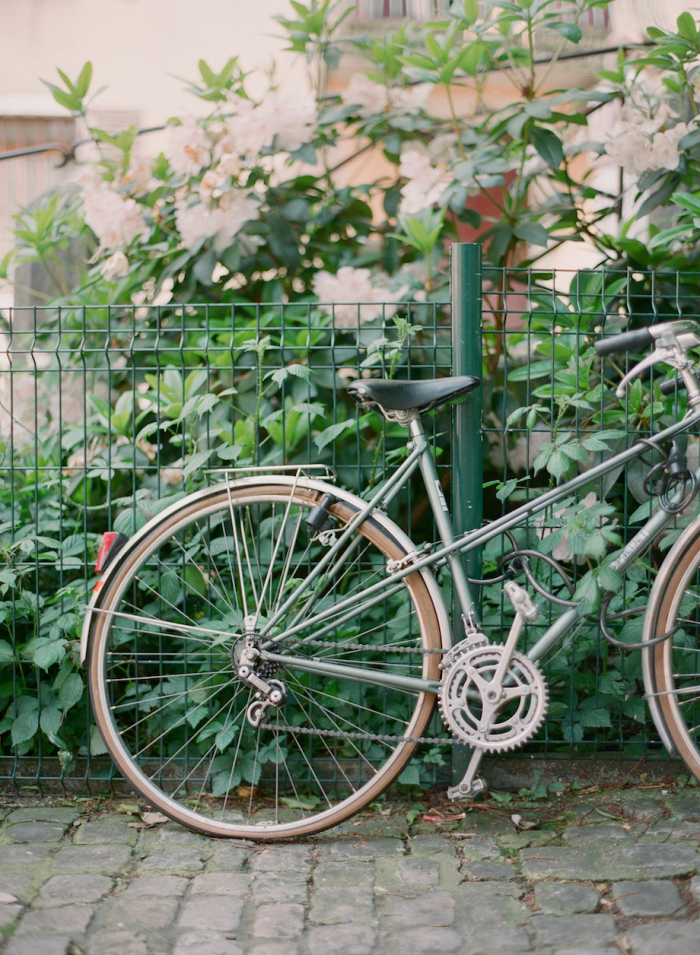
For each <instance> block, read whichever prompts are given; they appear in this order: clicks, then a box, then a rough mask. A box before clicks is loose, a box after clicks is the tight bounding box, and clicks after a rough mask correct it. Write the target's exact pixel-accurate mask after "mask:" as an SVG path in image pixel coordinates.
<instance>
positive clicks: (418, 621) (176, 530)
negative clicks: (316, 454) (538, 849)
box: [89, 478, 445, 840]
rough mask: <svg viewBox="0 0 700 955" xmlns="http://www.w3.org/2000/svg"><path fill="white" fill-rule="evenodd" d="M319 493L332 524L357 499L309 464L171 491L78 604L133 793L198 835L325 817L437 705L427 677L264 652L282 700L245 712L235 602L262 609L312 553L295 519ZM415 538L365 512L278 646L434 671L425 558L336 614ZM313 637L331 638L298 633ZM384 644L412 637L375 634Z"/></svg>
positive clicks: (368, 790)
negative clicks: (262, 713)
mask: <svg viewBox="0 0 700 955" xmlns="http://www.w3.org/2000/svg"><path fill="white" fill-rule="evenodd" d="M326 493H331V494H333V495H334V496H336V498H337V501H336V503H335V504H333V505H332V506H331V507H330V514H331V524H332V527H331V528H329V529H330V530H332V529H333V528H335V529H337V531H338V532H340V530H341V529H342V528H343V527H344V526H345V525H346V524H347V523H348V522H349V521H350V520H351V519H352V517H353V516H354V515H355V514H356V513H357V511H358V508H359V507H360V506H362V502H361V501H359V499H357V498H353V497H352V496H351V495H347V494H343V492H339V491H338V490H337V489H336V488H333V487H332V486H329V485H323V484H322V483H321V482H313V481H308V482H306V483H305V484H304V483H302V482H298V483H297V484H296V486H295V485H294V482H293V481H292V480H289V479H287V480H285V479H265V478H260V479H258V480H253V479H250V480H247V481H240V482H235V483H232V484H231V485H230V487H227V486H226V485H220V486H218V487H214V488H211V489H209V490H207V491H203V492H200V493H198V494H195V495H192V496H190V497H189V498H185V499H183V500H181V501H179V502H178V503H177V504H176V505H173V506H172V507H171V508H169V509H168V510H166V511H164V512H163V513H162V514H161V515H158V516H157V517H156V518H154V519H153V520H152V521H151V522H150V523H149V524H148V525H146V527H144V528H143V529H142V530H141V531H140V532H139V533H138V534H137V535H136V536H135V537H134V538H133V539H132V540H131V541H130V542H129V544H127V545H126V547H125V548H124V550H123V551H121V552H120V553H119V555H118V557H117V558H116V560H115V566H114V567H113V568H110V569H109V571H108V573H107V575H106V577H105V581H104V586H103V587H102V589H101V590H100V592H99V597H98V599H97V603H96V606H95V608H94V610H92V616H91V620H90V652H89V679H90V689H91V695H92V701H93V707H94V712H95V718H96V721H97V724H98V726H99V728H100V731H101V733H102V736H103V738H104V741H105V743H106V745H107V747H108V749H109V752H110V753H111V755H112V757H113V759H114V761H115V762H116V763H117V765H118V767H119V769H120V770H121V772H122V773H123V774H124V776H125V778H126V779H127V780H128V781H129V782H130V783H131V784H132V785H133V787H134V788H135V789H136V790H137V791H138V792H139V793H141V795H142V796H144V797H145V798H146V799H148V800H149V801H150V802H152V803H153V804H154V805H156V806H157V807H158V808H159V809H160V810H161V811H162V812H164V813H166V814H167V815H169V816H170V817H171V818H173V819H175V820H177V821H178V822H180V823H182V824H184V825H186V826H188V827H190V828H192V829H195V830H197V831H199V832H203V833H206V834H207V835H212V836H219V837H221V836H224V837H225V836H230V837H244V838H252V839H259V840H267V839H279V838H283V837H286V836H299V835H305V834H310V833H313V832H318V831H319V830H321V829H324V828H327V827H329V826H333V825H335V824H337V823H338V822H340V821H342V820H343V819H346V818H347V817H348V816H351V815H352V814H354V813H355V812H357V811H358V810H359V809H361V808H362V807H363V806H366V805H367V804H368V803H369V802H371V801H373V800H374V799H376V798H377V796H378V795H379V794H380V793H381V792H382V791H383V790H384V789H385V788H386V786H388V785H389V783H391V782H392V780H394V779H395V778H396V776H397V775H398V774H399V773H400V772H401V771H402V769H403V768H404V767H405V766H406V764H407V762H408V761H409V760H410V758H411V756H412V754H413V751H414V748H415V744H414V743H412V742H402V740H403V738H405V737H415V736H420V735H421V734H423V733H424V731H425V730H426V728H427V726H428V722H429V720H430V717H431V714H432V712H433V707H434V703H435V696H434V694H433V693H429V692H424V691H421V692H418V691H415V690H411V691H409V690H404V689H395V688H393V687H379V686H376V685H372V684H369V683H358V682H354V681H350V680H347V679H343V678H341V677H339V676H335V677H332V678H331V677H329V676H324V675H321V674H318V673H313V674H312V673H307V672H303V671H301V670H296V669H295V668H293V667H291V666H287V667H286V668H285V669H280V670H279V671H278V670H276V669H275V667H274V666H272V665H270V664H266V667H267V669H266V670H265V671H264V672H263V676H265V677H266V678H274V679H279V680H281V681H282V682H283V683H284V684H285V686H286V688H287V700H286V703H285V704H284V705H283V706H282V707H280V708H279V709H270V710H269V711H268V721H269V725H265V726H263V727H259V728H257V729H256V728H254V727H253V726H251V724H250V723H249V722H248V720H247V719H246V711H247V708H248V705H249V704H250V702H251V700H252V699H253V690H251V689H249V688H248V687H247V686H245V685H244V684H243V683H241V681H240V680H239V679H238V676H237V672H236V669H235V667H234V664H233V662H232V650H233V647H234V644H235V643H236V642H237V641H238V640H240V635H241V634H242V632H243V630H244V627H243V620H244V617H245V616H247V615H250V614H251V613H257V614H258V615H259V622H260V623H262V622H264V621H265V620H269V619H270V616H271V615H272V614H273V613H274V612H275V610H276V609H279V608H280V607H282V606H283V605H284V603H285V600H286V599H287V598H288V595H289V594H290V592H291V591H292V590H293V589H294V587H295V586H296V585H298V584H299V582H300V581H302V580H304V579H305V578H306V577H307V576H308V575H309V573H310V572H311V570H312V568H313V567H314V566H315V565H316V564H317V563H318V561H319V560H320V559H321V558H322V556H323V554H324V553H326V548H325V546H324V544H323V543H322V542H321V541H320V540H319V538H318V534H315V533H312V532H310V531H309V530H308V528H307V526H306V524H305V517H306V516H308V513H309V511H310V509H311V508H312V507H313V506H314V505H315V504H317V503H318V502H319V501H320V500H322V498H323V496H324V494H326ZM411 549H413V545H412V544H411V543H410V541H409V540H408V539H407V538H406V537H405V535H404V534H403V533H402V532H401V531H400V530H399V529H398V528H397V527H396V526H395V525H393V524H392V522H391V521H389V520H388V519H387V518H386V517H384V516H383V515H378V516H377V517H376V518H374V517H373V518H371V519H369V520H365V521H364V522H363V523H362V524H361V525H360V526H359V528H358V529H357V530H356V531H355V532H354V535H353V538H352V542H351V544H350V547H349V548H347V549H346V550H344V551H343V553H342V554H341V555H337V556H336V557H335V558H334V560H335V563H334V564H333V565H331V566H329V567H328V568H326V572H325V574H324V575H323V576H322V577H321V578H319V579H318V580H317V581H316V583H315V584H314V585H313V587H311V588H309V590H308V591H307V592H306V593H304V595H303V596H302V597H301V598H300V599H299V600H297V601H296V602H295V604H294V605H293V606H292V607H290V608H289V609H288V610H287V611H286V612H285V614H284V617H283V618H282V619H281V620H280V621H278V623H277V625H276V627H275V629H274V630H273V631H272V634H273V635H275V636H278V637H279V636H281V637H282V639H281V640H280V643H279V646H280V648H281V649H282V652H283V653H285V654H297V655H302V656H303V657H304V658H305V659H308V657H312V658H315V659H323V660H324V661H327V662H334V663H341V664H342V663H345V664H348V665H352V666H355V667H358V666H359V667H363V668H365V669H370V670H374V671H381V672H382V673H387V672H390V673H400V674H403V675H409V676H417V677H421V678H423V679H430V680H438V679H439V669H438V666H439V661H440V655H439V653H433V654H426V653H424V652H423V651H424V650H428V649H432V650H439V648H440V647H441V627H442V628H443V629H444V626H445V624H444V621H441V619H440V610H439V608H436V600H437V601H438V603H439V599H440V598H439V593H437V592H436V590H435V588H434V583H433V582H432V578H431V577H430V575H427V574H419V573H414V574H410V575H408V576H407V577H405V578H404V584H401V585H398V582H397V585H395V586H394V587H393V590H394V592H393V594H392V595H390V596H389V597H388V598H387V599H386V600H385V601H384V602H382V603H378V604H375V605H373V606H369V605H367V602H365V603H364V604H359V603H358V605H357V606H356V608H355V610H354V612H352V613H351V614H350V615H349V614H348V612H347V608H346V609H345V610H338V611H337V612H336V611H335V609H334V608H335V606H336V604H339V602H340V601H341V600H346V599H347V598H348V597H350V596H352V595H359V594H361V593H362V592H363V591H364V590H365V589H366V588H367V587H368V586H370V585H371V584H373V583H375V582H377V581H378V580H380V579H383V578H385V577H386V574H387V571H386V562H387V558H391V559H400V558H401V557H403V556H405V555H406V553H408V552H409V551H410V550H411ZM319 609H323V610H325V611H327V612H328V614H329V616H328V617H327V618H326V621H325V622H324V625H323V626H322V627H321V626H319V624H318V622H314V620H313V617H314V616H315V615H317V614H318V611H319ZM442 613H443V617H444V611H443V612H442ZM306 621H309V624H308V626H307V624H306ZM291 625H294V626H295V628H296V629H295V634H294V637H295V640H294V641H291V640H288V641H287V642H285V641H284V639H283V637H284V631H285V629H289V628H290V626H291ZM315 637H320V639H321V640H322V641H323V642H325V643H329V644H331V646H329V647H321V648H318V647H311V646H308V645H307V646H303V645H301V644H300V643H299V642H298V641H299V640H304V639H305V638H312V639H313V638H315ZM386 645H394V646H401V647H405V646H410V647H411V648H414V649H415V652H410V653H405V654H404V653H402V654H400V655H397V654H391V653H389V652H387V651H386V650H383V649H377V650H375V649H373V647H383V646H386ZM358 648H359V649H358ZM290 727H294V729H290ZM367 734H372V735H375V736H376V735H380V736H382V735H389V736H395V737H398V740H397V741H396V742H392V741H381V740H379V741H378V740H374V741H372V740H368V739H366V738H363V737H365V736H366V735H367Z"/></svg>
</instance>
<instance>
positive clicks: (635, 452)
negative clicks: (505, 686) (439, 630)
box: [246, 409, 700, 693]
mask: <svg viewBox="0 0 700 955" xmlns="http://www.w3.org/2000/svg"><path fill="white" fill-rule="evenodd" d="M698 423H700V409H695V410H692V411H691V412H689V413H688V414H687V415H686V416H685V417H684V418H683V419H682V420H681V421H679V422H677V423H676V424H673V425H671V426H670V427H668V428H666V429H664V430H663V431H660V432H658V433H657V434H655V435H654V436H653V438H654V442H655V443H661V442H664V441H667V440H669V439H671V438H673V437H675V436H676V435H677V434H681V433H682V432H684V431H688V430H689V429H690V428H692V427H693V425H695V424H698ZM408 425H409V427H410V431H411V440H410V441H409V443H408V451H409V454H408V457H407V458H406V460H405V461H404V462H403V463H402V464H401V466H400V467H399V468H398V469H397V470H396V471H395V473H394V474H393V475H392V476H391V477H390V478H389V479H388V480H387V481H386V483H385V484H383V485H382V486H381V488H380V489H379V490H378V491H377V492H376V494H375V495H374V496H373V497H372V498H371V500H370V501H368V503H367V504H366V506H365V507H364V508H362V509H361V510H359V511H358V513H357V514H356V515H355V516H354V517H353V518H352V520H351V521H350V522H349V523H348V524H347V525H346V526H345V527H344V528H343V530H342V532H340V533H339V534H338V537H337V539H336V541H335V542H334V543H333V544H331V546H330V547H329V549H328V551H327V552H326V554H325V555H324V557H323V558H322V559H321V560H320V561H319V563H318V564H317V565H316V567H315V568H314V569H313V570H312V572H311V573H310V574H309V575H308V576H307V577H306V578H305V579H304V580H303V581H302V583H301V584H299V586H298V587H296V589H295V590H294V591H293V592H292V593H291V594H290V596H289V597H288V598H287V600H286V601H285V602H284V604H283V605H282V606H281V607H280V608H279V609H278V610H277V612H276V613H275V614H274V615H273V616H272V617H270V618H269V619H268V620H267V621H265V623H264V624H263V625H262V626H260V627H257V626H256V624H257V621H256V620H254V619H252V620H250V621H249V624H248V623H247V624H246V630H250V632H253V631H254V632H255V633H256V636H257V637H258V638H259V637H266V636H267V639H266V640H264V641H263V642H262V643H261V647H260V649H261V656H262V658H263V659H265V660H270V661H273V662H276V663H279V664H281V665H283V666H287V667H290V668H292V669H296V670H301V671H304V672H309V673H321V674H324V675H326V676H337V677H342V678H343V679H345V680H354V681H356V682H359V683H369V684H372V685H376V686H393V687H396V688H399V689H404V690H414V691H416V692H428V693H436V692H437V691H438V689H439V687H440V684H439V682H438V681H436V680H427V679H421V678H418V677H408V676H402V675H400V674H394V673H389V672H386V671H381V672H380V671H376V670H370V669H362V668H359V667H353V666H346V665H343V664H337V663H326V662H324V661H323V659H311V658H307V657H303V656H298V655H287V654H282V653H277V652H275V650H274V649H272V648H273V647H274V645H275V644H276V643H278V642H280V641H282V642H283V641H284V640H285V638H288V637H290V636H294V635H295V634H297V633H298V632H300V631H301V630H306V631H307V632H308V630H309V629H311V630H312V631H313V636H312V637H307V638H306V639H308V640H311V639H313V640H319V639H323V637H324V635H325V634H328V633H330V632H331V631H333V630H334V629H335V628H336V627H337V626H339V625H340V624H341V623H342V622H344V621H345V620H351V619H352V618H353V617H354V616H356V615H357V613H358V611H359V609H360V608H362V609H367V608H368V607H371V606H374V605H375V604H377V603H381V602H382V601H384V600H385V599H386V598H387V597H388V596H390V595H391V594H394V593H398V592H399V591H400V590H401V589H402V587H403V584H402V580H403V578H404V577H406V576H408V575H409V574H413V573H416V572H417V571H420V570H422V569H424V568H435V567H441V566H445V565H446V564H447V565H449V568H450V571H451V575H452V580H453V588H454V593H455V596H456V598H457V604H458V606H459V608H460V609H461V612H462V613H463V614H465V615H466V616H471V618H472V619H474V620H477V619H478V618H477V602H476V600H475V597H474V595H473V592H472V589H471V586H470V584H469V581H468V579H467V575H466V572H465V570H464V565H463V563H462V559H461V555H462V554H463V553H467V552H469V551H471V550H474V549H475V548H478V547H482V546H483V545H484V544H485V543H487V541H489V540H492V539H493V538H494V537H497V536H499V535H500V534H503V533H505V532H506V531H509V530H511V529H512V528H515V527H517V525H519V524H520V523H522V522H523V521H524V520H525V519H526V518H529V517H532V516H533V515H535V514H538V513H540V512H542V511H545V510H547V508H549V507H550V506H551V505H552V504H556V503H557V502H558V501H561V500H563V499H564V498H566V497H568V496H570V495H571V494H572V492H574V491H577V490H579V489H581V488H583V487H585V486H587V485H589V484H591V483H592V482H594V481H596V480H597V479H598V478H600V477H602V476H603V475H605V474H609V473H610V472H611V471H614V470H616V469H617V468H619V467H621V466H622V465H624V464H627V463H628V462H629V461H632V460H633V459H634V458H637V457H640V456H641V455H642V454H644V453H645V452H648V450H649V446H648V444H644V443H642V442H638V443H636V444H634V445H632V446H631V447H630V448H628V449H627V450H625V451H621V452H620V453H619V454H616V455H614V456H613V457H611V458H610V459H609V460H607V461H604V462H603V463H601V464H598V465H596V466H595V467H593V468H591V469H590V470H589V471H586V472H585V473H583V474H580V475H578V476H577V477H575V478H572V479H571V480H570V481H567V482H566V483H565V484H562V485H561V486H559V487H557V488H555V489H553V490H551V491H547V492H545V493H544V494H542V495H540V496H539V497H537V498H536V499H535V500H532V501H530V502H529V503H527V504H523V505H522V506H521V507H518V508H516V509H515V510H513V511H511V512H510V513H509V514H506V515H504V516H503V517H500V518H497V519H496V520H494V521H492V522H490V523H489V524H487V525H486V526H484V527H481V528H479V529H477V530H473V531H469V532H468V533H466V534H463V535H461V536H459V537H457V536H456V535H455V533H454V529H453V525H452V520H451V517H450V514H449V510H448V507H447V502H446V500H445V496H444V494H443V491H442V487H441V485H440V481H439V478H438V474H437V469H436V467H435V460H434V458H433V454H432V451H431V448H430V444H429V441H428V438H427V436H426V434H425V432H424V430H423V426H422V423H421V420H420V417H419V416H418V415H417V414H415V415H413V416H412V417H411V419H410V421H409V422H408ZM417 469H420V471H421V474H422V477H423V481H424V484H425V489H426V493H427V495H428V499H429V501H430V506H431V508H432V511H433V514H434V517H435V522H436V525H437V529H438V534H439V537H440V542H441V543H440V545H438V547H437V549H436V550H434V551H433V552H432V553H427V552H426V551H425V550H424V551H423V554H422V555H421V552H420V551H416V552H414V554H412V555H408V557H406V558H404V559H403V561H399V562H397V563H398V565H399V566H397V567H395V568H392V569H391V570H389V571H388V572H387V577H386V578H385V579H384V580H381V581H378V582H377V583H374V584H372V585H371V586H369V587H367V589H366V590H363V591H362V592H361V593H359V594H354V595H352V596H350V597H346V598H345V599H341V600H339V601H337V602H336V603H335V604H334V605H333V608H332V609H331V610H321V611H319V612H318V613H316V614H312V615H311V616H307V617H305V618H304V620H303V622H299V623H298V624H296V625H294V624H292V626H290V627H288V628H287V629H285V630H284V631H283V632H282V633H280V634H275V635H272V634H271V633H270V631H271V630H272V629H273V628H274V627H275V625H276V624H277V623H278V621H279V620H281V619H282V618H283V616H284V615H285V614H286V613H287V612H288V611H289V610H290V608H292V607H293V606H294V605H295V604H296V603H297V602H298V601H299V599H300V597H302V595H303V593H304V592H305V591H307V590H308V588H309V587H310V586H311V585H312V584H313V583H314V581H316V580H318V579H319V578H320V576H321V575H322V574H323V573H324V571H325V570H326V568H328V567H329V566H330V565H331V564H332V561H333V559H334V558H335V557H336V556H340V557H342V555H343V551H344V550H345V549H346V547H347V545H348V544H349V541H350V537H351V535H352V534H353V532H354V531H355V529H356V528H357V527H359V526H360V524H362V522H363V521H365V520H366V519H367V518H369V517H370V516H371V514H372V512H373V511H374V510H376V509H377V508H378V507H380V506H386V505H387V504H388V503H389V502H390V501H391V500H392V499H393V498H394V497H395V496H396V494H397V493H398V492H399V491H400V489H401V488H402V487H403V486H404V484H405V483H406V481H408V480H409V478H410V477H411V475H412V474H413V473H414V472H415V471H416V470H417ZM696 477H697V478H698V481H699V482H700V469H698V471H697V472H696ZM292 497H293V489H292V492H291V494H290V502H291V500H292ZM674 517H675V515H673V514H668V513H667V512H666V511H664V510H662V509H659V510H658V511H657V512H656V513H655V514H653V515H652V516H651V517H650V518H649V520H648V521H647V522H646V524H644V526H643V527H642V528H641V529H640V530H639V531H638V532H637V534H635V535H634V537H633V538H632V539H631V540H630V541H629V542H628V544H627V545H626V546H625V548H624V549H623V551H622V553H621V554H620V555H619V557H617V558H616V560H615V561H613V563H612V564H611V565H610V566H611V567H612V569H613V570H615V571H617V572H618V573H624V572H625V571H626V570H627V568H628V567H629V566H630V565H631V564H632V563H633V561H634V560H635V559H636V558H637V557H638V556H639V555H640V554H641V553H642V552H643V551H644V550H646V548H648V547H649V545H650V544H651V543H652V542H653V541H654V540H655V538H656V537H657V536H658V535H659V534H660V533H661V531H662V530H663V529H664V527H666V526H667V525H668V524H670V523H671V522H672V521H673V520H674ZM346 559H347V554H346ZM340 566H342V561H341V562H340ZM338 569H339V568H338ZM336 573H337V571H336ZM310 599H312V598H310ZM339 614H340V616H339ZM579 615H580V611H579V609H578V608H577V607H572V608H570V609H568V610H565V611H564V612H563V613H562V614H561V616H560V617H559V618H558V619H557V620H556V621H555V622H554V623H553V624H552V625H551V626H550V627H549V628H548V630H547V631H546V632H545V633H544V634H543V635H542V636H541V637H540V639H539V640H538V641H537V642H536V643H535V644H534V645H533V646H532V647H531V648H530V649H529V650H528V652H527V656H528V657H529V658H530V659H531V660H532V661H533V662H537V661H538V660H541V659H542V657H544V655H545V654H546V653H547V652H548V651H549V650H550V649H551V648H552V647H554V646H555V645H556V644H557V643H558V642H559V641H560V640H561V639H562V638H563V637H564V636H565V635H566V633H567V632H568V631H569V630H570V629H571V627H572V626H573V625H574V624H575V623H576V621H577V620H578V619H579ZM268 635H269V636H268ZM303 642H304V640H303V639H300V641H299V645H303Z"/></svg>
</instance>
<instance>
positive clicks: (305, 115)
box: [258, 92, 318, 153]
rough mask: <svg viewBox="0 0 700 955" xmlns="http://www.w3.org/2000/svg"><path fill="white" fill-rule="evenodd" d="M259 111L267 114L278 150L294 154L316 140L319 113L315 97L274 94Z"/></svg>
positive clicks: (269, 94)
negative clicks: (305, 144)
mask: <svg viewBox="0 0 700 955" xmlns="http://www.w3.org/2000/svg"><path fill="white" fill-rule="evenodd" d="M258 109H260V110H262V111H263V112H264V113H265V116H266V118H267V122H268V123H269V125H270V128H271V129H272V130H273V131H274V135H275V136H276V137H277V139H276V142H275V145H276V147H277V149H284V150H285V151H286V152H290V153H293V152H295V151H296V150H297V149H301V147H302V146H303V145H304V143H310V142H311V140H312V139H313V138H314V134H315V132H316V122H317V120H318V112H317V111H316V102H315V100H314V98H313V96H280V95H279V93H275V92H272V93H268V94H267V96H266V97H265V99H264V100H263V101H262V103H261V104H260V106H259V107H258Z"/></svg>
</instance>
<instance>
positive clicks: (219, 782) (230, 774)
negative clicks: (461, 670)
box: [211, 766, 242, 796]
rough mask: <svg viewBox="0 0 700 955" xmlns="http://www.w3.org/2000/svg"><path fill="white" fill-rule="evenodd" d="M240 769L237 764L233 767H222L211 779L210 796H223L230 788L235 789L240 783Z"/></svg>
mask: <svg viewBox="0 0 700 955" xmlns="http://www.w3.org/2000/svg"><path fill="white" fill-rule="evenodd" d="M241 778H242V777H241V770H240V768H239V767H238V766H237V767H236V768H235V769H233V770H231V769H224V770H223V771H222V772H220V773H217V774H216V776H214V778H213V779H212V783H211V792H212V796H225V795H226V793H227V792H229V790H231V789H236V788H237V787H238V786H240V784H241Z"/></svg>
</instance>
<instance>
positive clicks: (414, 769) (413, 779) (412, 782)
mask: <svg viewBox="0 0 700 955" xmlns="http://www.w3.org/2000/svg"><path fill="white" fill-rule="evenodd" d="M398 782H400V783H402V784H403V785H404V786H420V763H419V762H418V760H417V759H412V760H411V762H410V763H409V764H408V766H407V767H406V768H405V769H404V771H403V772H402V773H401V775H400V776H399V778H398Z"/></svg>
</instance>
